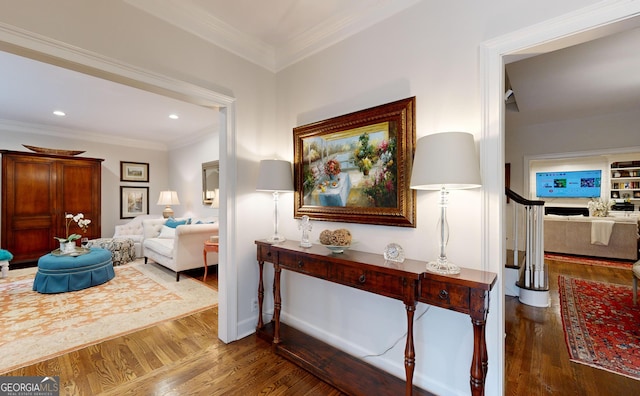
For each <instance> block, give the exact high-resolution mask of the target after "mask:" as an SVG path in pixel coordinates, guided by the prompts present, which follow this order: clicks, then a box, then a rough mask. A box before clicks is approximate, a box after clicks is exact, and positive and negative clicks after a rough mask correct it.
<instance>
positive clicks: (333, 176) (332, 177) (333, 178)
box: [329, 174, 337, 181]
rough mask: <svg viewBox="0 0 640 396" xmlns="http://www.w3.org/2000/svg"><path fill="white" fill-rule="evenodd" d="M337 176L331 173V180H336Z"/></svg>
mask: <svg viewBox="0 0 640 396" xmlns="http://www.w3.org/2000/svg"><path fill="white" fill-rule="evenodd" d="M336 178H337V176H336V175H334V174H331V175H329V180H331V181H334V180H336Z"/></svg>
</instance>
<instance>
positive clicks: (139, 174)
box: [120, 161, 149, 182]
mask: <svg viewBox="0 0 640 396" xmlns="http://www.w3.org/2000/svg"><path fill="white" fill-rule="evenodd" d="M120 181H131V182H148V181H149V164H148V163H146V162H125V161H120Z"/></svg>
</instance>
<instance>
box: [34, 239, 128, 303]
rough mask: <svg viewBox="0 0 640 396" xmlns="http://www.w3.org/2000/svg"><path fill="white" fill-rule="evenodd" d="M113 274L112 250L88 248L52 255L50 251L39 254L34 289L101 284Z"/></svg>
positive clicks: (70, 288) (65, 289)
mask: <svg viewBox="0 0 640 396" xmlns="http://www.w3.org/2000/svg"><path fill="white" fill-rule="evenodd" d="M114 276H116V274H115V272H114V271H113V263H112V261H111V252H110V251H108V250H107V249H101V248H91V249H90V252H89V253H87V254H83V255H81V256H76V257H72V256H55V255H53V254H51V253H49V254H47V255H44V256H42V257H40V259H39V260H38V272H36V278H35V279H34V281H33V290H35V291H37V292H40V293H64V292H68V291H76V290H82V289H86V288H88V287H91V286H97V285H101V284H103V283H105V282H108V281H110V280H111V279H113V277H114Z"/></svg>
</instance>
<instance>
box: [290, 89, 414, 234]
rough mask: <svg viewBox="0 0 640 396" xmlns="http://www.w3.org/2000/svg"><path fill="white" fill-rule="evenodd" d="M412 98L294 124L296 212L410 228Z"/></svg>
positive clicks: (314, 216)
mask: <svg viewBox="0 0 640 396" xmlns="http://www.w3.org/2000/svg"><path fill="white" fill-rule="evenodd" d="M414 100H415V98H410V99H406V100H404V101H400V102H394V103H391V104H388V105H383V106H379V107H376V108H372V109H368V110H363V111H362V112H357V113H352V114H349V115H346V116H342V117H337V118H335V119H331V120H327V121H323V122H320V123H316V124H311V125H308V126H303V127H298V128H295V129H294V141H295V145H294V149H295V153H294V157H295V164H294V173H295V180H296V199H295V200H296V208H295V209H296V212H297V213H296V216H298V214H299V215H300V216H302V215H303V214H304V215H308V216H309V217H310V218H316V219H321V220H334V219H335V220H336V221H352V222H363V223H374V224H392V225H406V226H412V225H413V224H414V219H413V218H412V216H414V215H415V208H414V205H415V204H414V200H413V194H414V193H413V191H411V190H409V187H408V180H407V177H408V175H410V172H409V169H410V166H411V162H412V159H413V146H414V143H415V131H414V127H413V119H414V118H413V113H412V111H413V110H414ZM385 106H388V107H385ZM360 116H362V118H359V117H360ZM343 123H344V124H345V125H342V124H343Z"/></svg>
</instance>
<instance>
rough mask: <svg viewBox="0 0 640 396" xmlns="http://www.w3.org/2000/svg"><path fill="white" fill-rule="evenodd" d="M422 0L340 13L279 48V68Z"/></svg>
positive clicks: (410, 0) (277, 62)
mask: <svg viewBox="0 0 640 396" xmlns="http://www.w3.org/2000/svg"><path fill="white" fill-rule="evenodd" d="M421 1H422V0H406V1H401V2H399V1H381V2H379V3H378V4H377V5H376V6H375V7H369V8H367V9H365V10H356V9H353V10H350V11H348V12H345V13H343V14H341V15H336V16H335V17H333V18H331V19H328V20H326V21H325V22H323V23H321V24H319V25H317V26H314V27H312V28H311V29H309V30H307V31H305V32H304V33H302V34H299V35H297V36H295V37H293V38H292V39H291V40H289V42H287V43H285V45H283V46H282V47H279V48H277V50H276V54H277V57H276V71H280V70H282V69H284V68H286V67H288V66H291V65H293V64H294V63H297V62H299V61H301V60H303V59H305V58H307V57H309V56H311V55H313V54H315V53H317V52H320V51H322V50H324V49H326V48H329V47H331V46H332V45H334V44H336V43H338V42H340V41H343V40H345V39H347V38H349V37H351V36H353V35H355V34H357V33H360V32H362V31H363V30H365V29H367V28H369V27H371V26H373V25H375V24H377V23H379V22H382V21H383V20H385V19H387V18H389V17H391V16H392V15H395V14H397V13H399V12H401V11H404V10H405V9H407V8H409V7H412V6H413V5H415V4H417V3H419V2H421Z"/></svg>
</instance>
